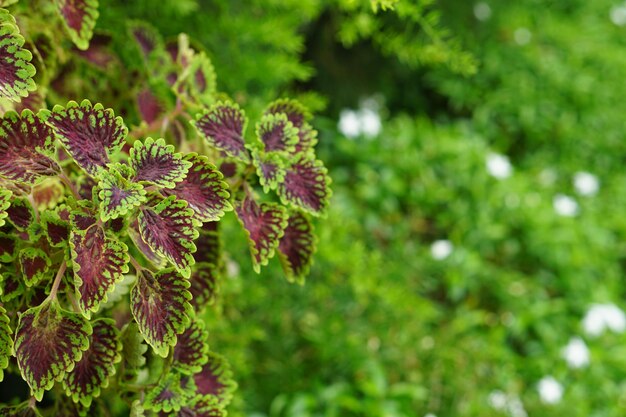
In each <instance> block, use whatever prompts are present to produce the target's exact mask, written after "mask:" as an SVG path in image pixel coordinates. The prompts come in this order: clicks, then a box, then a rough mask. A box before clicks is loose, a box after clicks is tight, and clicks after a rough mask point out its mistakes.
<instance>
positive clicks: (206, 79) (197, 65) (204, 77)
mask: <svg viewBox="0 0 626 417" xmlns="http://www.w3.org/2000/svg"><path fill="white" fill-rule="evenodd" d="M173 88H174V91H175V92H177V93H181V94H183V99H191V100H193V102H195V103H197V104H204V105H209V104H211V102H213V100H214V95H215V91H216V89H217V87H216V83H215V69H214V68H213V64H212V63H211V60H210V59H209V58H208V57H207V56H206V54H205V53H204V52H201V53H199V54H194V55H193V56H192V57H191V58H190V59H189V63H188V65H186V66H185V68H184V69H183V72H182V74H181V75H180V76H179V78H178V80H177V81H176V84H175V85H174V87H173Z"/></svg>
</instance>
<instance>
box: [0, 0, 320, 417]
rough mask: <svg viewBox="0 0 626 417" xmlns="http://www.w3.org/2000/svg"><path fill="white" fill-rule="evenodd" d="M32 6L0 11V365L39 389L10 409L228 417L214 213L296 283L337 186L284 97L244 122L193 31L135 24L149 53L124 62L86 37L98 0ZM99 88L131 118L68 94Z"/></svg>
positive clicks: (137, 38)
mask: <svg viewBox="0 0 626 417" xmlns="http://www.w3.org/2000/svg"><path fill="white" fill-rule="evenodd" d="M7 3H11V2H6V1H5V2H2V3H1V4H2V5H3V6H6V5H7ZM30 6H32V7H33V8H32V9H28V5H26V6H24V5H22V3H20V4H18V5H17V6H16V7H18V8H17V9H16V16H17V22H18V23H19V24H18V23H16V20H15V19H14V18H13V16H12V15H11V14H10V13H9V12H8V11H7V10H4V9H0V58H1V62H0V72H1V73H2V76H1V77H0V95H1V96H2V97H3V99H4V101H3V102H2V105H3V107H4V109H5V112H4V115H3V116H2V118H1V119H0V185H1V186H2V188H0V282H1V285H0V300H1V304H0V369H5V368H7V367H8V370H9V372H10V373H18V372H19V373H21V376H22V378H23V379H24V380H25V381H26V382H27V383H28V386H29V388H30V395H31V396H32V397H31V399H30V400H28V399H26V398H22V399H21V400H26V401H23V402H20V403H18V404H10V405H8V404H5V405H3V406H1V407H3V408H2V409H1V410H2V411H0V413H2V415H39V414H40V413H44V414H49V415H77V414H79V415H85V414H87V415H98V414H103V413H104V414H107V413H108V414H109V415H117V414H120V415H123V414H126V415H128V412H129V409H130V413H131V414H132V415H155V414H156V415H181V416H182V415H197V416H209V415H210V416H219V415H225V411H224V408H225V407H226V406H227V405H228V403H229V402H230V400H231V397H232V394H233V390H234V388H235V386H236V383H235V382H234V379H233V376H232V372H231V371H230V367H229V365H228V363H227V361H226V359H225V358H224V357H222V356H220V355H218V354H216V353H213V352H212V351H209V348H208V336H207V333H208V331H207V329H206V328H205V325H204V324H203V321H202V320H201V318H200V314H201V313H200V312H201V311H203V310H204V309H205V308H206V306H208V305H209V304H211V303H212V302H213V300H214V299H215V296H216V292H217V289H218V287H219V275H220V273H221V271H222V269H223V261H222V254H221V249H222V246H223V245H222V243H221V242H222V231H221V230H220V229H221V227H220V220H221V219H222V216H224V215H225V214H226V213H227V212H229V211H234V214H235V216H236V218H237V219H238V221H239V223H240V224H241V226H242V227H243V230H244V232H245V233H246V235H247V237H248V243H249V249H250V253H251V256H252V263H253V267H254V269H255V270H256V271H257V272H258V271H259V270H260V267H261V266H263V265H267V264H268V261H269V260H270V258H272V257H273V256H274V254H275V253H277V254H278V257H279V258H280V261H281V265H282V266H283V269H284V271H285V273H286V275H287V278H288V279H289V280H290V281H294V282H302V280H303V279H304V277H305V276H306V274H307V273H308V269H309V266H310V264H311V262H312V256H313V253H314V251H315V236H314V231H313V225H312V223H311V219H310V217H311V216H321V215H323V214H324V212H325V210H326V208H327V205H328V199H329V197H330V190H329V188H328V186H329V183H330V179H329V177H328V176H327V174H326V169H325V168H324V166H323V164H322V162H321V161H319V160H318V159H317V158H316V155H315V148H314V147H315V144H316V142H317V132H316V130H315V129H314V128H313V127H312V126H311V125H310V123H309V121H310V119H311V117H312V116H311V114H310V113H309V111H308V110H307V109H306V108H305V107H304V106H302V105H301V104H300V103H299V102H297V101H295V100H292V99H278V100H275V101H273V102H271V103H270V104H269V105H268V106H266V107H265V110H264V111H263V112H262V114H260V115H259V116H258V118H257V119H258V121H257V123H256V124H255V129H254V133H249V132H247V130H246V127H247V124H248V117H247V116H246V114H245V113H244V111H243V110H242V109H241V108H240V107H239V105H238V104H236V103H235V102H234V101H232V100H231V99H230V98H228V97H227V96H226V95H225V94H223V93H218V91H217V89H216V79H215V73H214V70H213V66H212V64H211V61H210V59H209V58H208V55H207V53H206V52H205V51H203V50H202V49H201V48H200V47H198V46H196V45H194V44H193V42H191V41H190V40H189V38H188V37H187V36H186V35H184V34H183V35H180V36H178V37H177V38H176V39H174V40H171V41H167V42H166V41H164V40H163V39H161V38H160V35H159V33H158V32H157V31H155V30H154V29H153V28H151V27H150V26H149V25H147V24H145V23H143V22H131V23H129V24H128V27H127V32H126V34H127V38H126V39H127V40H126V42H127V44H128V45H127V48H126V49H125V50H124V52H125V53H128V54H135V58H136V61H137V62H140V63H141V64H140V65H137V68H136V72H133V73H132V74H131V73H124V72H123V68H122V67H121V66H120V65H118V64H119V60H120V57H119V56H117V55H116V54H114V53H113V52H112V50H111V49H109V48H107V47H106V45H107V42H110V38H108V37H107V36H99V35H96V36H94V35H93V29H94V25H95V22H96V19H97V18H98V9H97V7H98V4H97V1H96V0H85V1H65V0H58V1H55V2H54V3H52V4H51V3H49V2H32V4H31V5H30ZM35 6H39V7H35ZM34 10H37V13H35V12H34ZM44 20H46V24H45V25H43V24H41V23H42V22H43V21H44ZM18 26H19V28H23V29H24V36H25V37H24V36H23V35H22V34H20V30H19V29H18ZM64 33H65V34H67V36H68V37H69V39H70V40H71V42H72V43H73V44H74V45H75V47H73V48H72V47H69V43H68V41H67V38H66V36H65V35H64ZM29 50H32V51H33V53H31V52H29ZM118 71H120V72H118ZM118 76H119V78H117V79H116V77H118ZM130 79H132V80H133V82H135V83H137V85H140V88H138V89H135V90H134V91H133V92H132V94H131V95H132V96H133V98H134V100H133V102H131V103H128V102H124V101H123V100H119V98H120V97H126V95H128V94H129V93H128V92H120V91H121V90H123V89H124V88H125V84H124V82H125V81H129V80H130ZM90 82H93V83H95V84H96V88H95V89H96V90H98V89H102V88H103V86H104V89H107V88H108V89H109V94H110V95H108V96H107V97H103V101H109V102H111V103H113V105H114V107H116V110H117V111H118V114H119V113H122V114H124V116H125V119H130V120H135V121H136V122H137V123H135V124H134V126H131V128H130V129H129V128H128V127H127V124H126V122H125V121H124V120H123V119H122V117H120V116H116V115H115V113H114V111H113V109H111V108H108V107H106V106H104V105H102V104H100V103H98V104H92V103H91V102H90V101H89V100H82V101H81V102H80V103H79V102H76V101H73V100H69V101H67V100H64V99H63V98H64V97H66V96H81V95H82V94H80V92H81V91H84V90H88V89H89V87H87V85H88V84H89V83H90ZM126 85H130V84H126ZM107 86H108V87H107ZM118 90H120V91H118ZM83 96H84V95H83ZM57 99H58V101H60V102H63V103H64V104H63V105H58V104H57V105H54V106H53V107H52V109H46V108H45V105H46V102H50V103H55V102H57ZM65 103H66V104H65ZM116 104H119V107H118V106H117V105H116ZM248 130H252V129H248ZM155 138H156V139H155ZM148 346H149V347H150V348H148ZM12 356H14V357H15V360H13V359H11V357H12ZM3 376H4V375H3V373H2V372H0V380H1V379H2V378H3ZM2 391H3V393H4V392H5V390H4V387H3V390H2ZM48 391H49V394H46V393H47V392H48ZM6 392H8V394H6V395H7V397H6V398H4V397H3V398H2V399H3V400H10V399H11V392H12V391H11V390H8V389H7V390H6ZM3 395H4V394H3ZM18 397H19V395H18ZM18 401H19V400H18ZM105 403H106V404H107V406H106V407H104V406H103V404H105ZM104 410H107V411H106V413H105V411H104Z"/></svg>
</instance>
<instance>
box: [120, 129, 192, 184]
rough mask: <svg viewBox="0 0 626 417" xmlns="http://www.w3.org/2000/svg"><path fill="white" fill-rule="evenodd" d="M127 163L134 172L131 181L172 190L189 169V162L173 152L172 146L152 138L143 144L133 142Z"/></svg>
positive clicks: (162, 140)
mask: <svg viewBox="0 0 626 417" xmlns="http://www.w3.org/2000/svg"><path fill="white" fill-rule="evenodd" d="M129 162H130V166H131V167H132V168H133V170H134V172H135V175H134V177H133V178H132V180H133V181H137V182H147V183H149V184H154V185H157V186H159V187H166V188H174V187H175V186H176V183H180V182H181V181H182V180H183V179H184V178H185V175H187V171H188V170H189V168H190V167H191V162H189V161H187V160H186V159H184V158H183V156H182V154H180V153H175V152H174V146H173V145H167V144H166V143H165V140H164V139H157V140H154V139H152V138H147V139H146V140H145V141H144V142H143V143H142V142H141V141H139V140H138V141H135V144H134V145H133V147H132V148H131V149H130V159H129Z"/></svg>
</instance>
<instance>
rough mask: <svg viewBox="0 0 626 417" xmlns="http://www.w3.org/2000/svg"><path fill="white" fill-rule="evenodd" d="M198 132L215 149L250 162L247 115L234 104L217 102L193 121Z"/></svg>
mask: <svg viewBox="0 0 626 417" xmlns="http://www.w3.org/2000/svg"><path fill="white" fill-rule="evenodd" d="M192 124H193V125H194V126H195V128H196V130H197V131H198V133H199V134H200V136H202V137H203V138H204V139H206V141H207V142H208V143H209V144H210V145H211V146H213V147H215V148H217V149H219V150H221V151H223V152H225V153H226V154H227V155H229V156H232V157H234V158H237V159H239V160H241V161H243V162H249V161H250V156H249V155H248V151H247V149H246V144H245V140H244V136H243V135H244V131H245V128H246V124H247V119H246V115H245V113H244V112H243V110H242V109H240V108H239V106H238V105H237V104H235V103H232V102H221V101H220V102H217V103H215V104H214V105H212V106H211V107H210V108H209V109H208V110H205V111H204V112H203V113H201V114H199V115H198V116H196V120H195V121H192Z"/></svg>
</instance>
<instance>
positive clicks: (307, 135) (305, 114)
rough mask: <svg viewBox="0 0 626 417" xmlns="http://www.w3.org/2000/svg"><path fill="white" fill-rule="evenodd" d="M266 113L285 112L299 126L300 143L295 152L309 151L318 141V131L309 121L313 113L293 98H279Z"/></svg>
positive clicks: (297, 144) (296, 145)
mask: <svg viewBox="0 0 626 417" xmlns="http://www.w3.org/2000/svg"><path fill="white" fill-rule="evenodd" d="M265 114H285V115H286V116H287V119H288V120H289V121H290V122H291V123H293V125H294V126H295V127H296V128H298V143H296V144H295V149H294V153H295V154H298V153H307V152H310V151H312V150H313V147H314V146H315V144H316V143H317V131H316V130H315V129H313V126H311V125H310V124H309V123H308V122H309V120H310V119H311V113H310V112H309V111H308V110H307V109H306V107H304V106H303V105H302V104H300V102H298V101H296V100H293V99H278V100H276V101H274V102H272V103H271V104H270V105H269V106H268V108H267V109H266V110H265Z"/></svg>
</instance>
